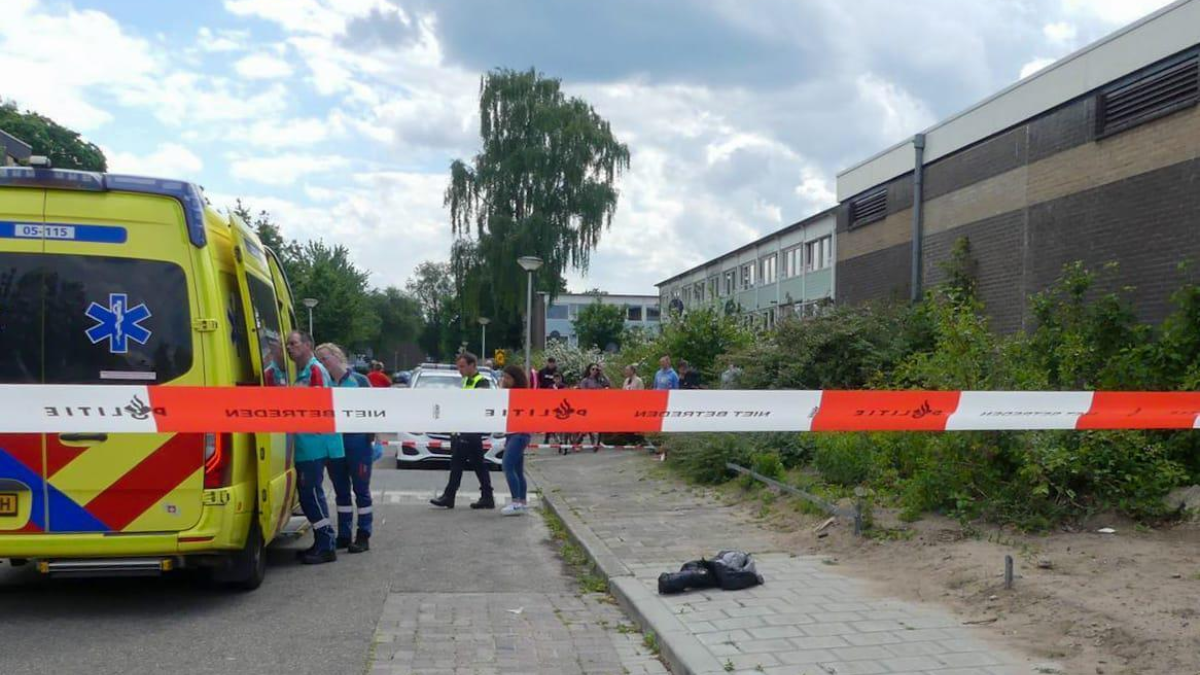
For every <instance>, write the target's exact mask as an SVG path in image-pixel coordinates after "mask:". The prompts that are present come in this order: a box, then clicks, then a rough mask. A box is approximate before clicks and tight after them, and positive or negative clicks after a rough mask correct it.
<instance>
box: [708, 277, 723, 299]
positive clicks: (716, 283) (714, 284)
mask: <svg viewBox="0 0 1200 675" xmlns="http://www.w3.org/2000/svg"><path fill="white" fill-rule="evenodd" d="M719 288H720V279H719V278H718V277H717V276H716V275H713V276H711V277H709V278H708V298H709V299H710V300H716V299H717V298H718V297H720V294H719V293H718V289H719Z"/></svg>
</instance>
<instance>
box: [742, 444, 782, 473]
mask: <svg viewBox="0 0 1200 675" xmlns="http://www.w3.org/2000/svg"><path fill="white" fill-rule="evenodd" d="M750 469H751V470H753V471H754V472H755V473H757V474H759V475H760V476H766V477H767V478H774V479H776V480H778V479H780V478H783V462H781V461H780V460H779V454H778V453H775V452H771V451H770V450H760V451H758V452H755V453H754V454H753V455H752V456H751V457H750Z"/></svg>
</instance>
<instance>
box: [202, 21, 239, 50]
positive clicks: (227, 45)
mask: <svg viewBox="0 0 1200 675" xmlns="http://www.w3.org/2000/svg"><path fill="white" fill-rule="evenodd" d="M249 44H250V31H248V30H228V29H221V30H215V31H214V30H213V29H211V28H209V27H207V26H201V27H200V29H199V30H198V31H196V45H197V46H198V47H199V48H200V50H201V51H204V52H211V53H222V52H239V51H242V50H244V49H246V47H247V46H248V45H249Z"/></svg>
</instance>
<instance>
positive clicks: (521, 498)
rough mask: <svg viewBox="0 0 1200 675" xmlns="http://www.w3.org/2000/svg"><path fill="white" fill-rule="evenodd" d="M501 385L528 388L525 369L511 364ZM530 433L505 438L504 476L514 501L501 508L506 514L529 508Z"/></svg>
mask: <svg viewBox="0 0 1200 675" xmlns="http://www.w3.org/2000/svg"><path fill="white" fill-rule="evenodd" d="M500 386H501V387H503V388H504V389H526V388H528V387H529V382H528V381H527V380H526V379H525V371H524V370H523V369H522V368H521V367H520V366H517V365H509V366H506V367H505V368H504V372H503V373H501V375H500ZM529 439H530V435H529V434H524V433H522V434H508V436H507V437H506V438H505V439H504V458H503V466H504V478H505V480H507V481H508V490H509V492H510V493H511V494H512V501H510V502H509V504H508V506H505V507H504V508H503V509H500V513H501V514H502V515H505V516H520V515H523V514H524V513H525V510H526V509H528V508H529V502H527V501H526V493H527V491H528V485H527V484H526V482H525V448H527V447H529Z"/></svg>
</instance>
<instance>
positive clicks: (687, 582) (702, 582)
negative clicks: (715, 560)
mask: <svg viewBox="0 0 1200 675" xmlns="http://www.w3.org/2000/svg"><path fill="white" fill-rule="evenodd" d="M716 585H717V580H716V578H715V577H714V576H713V573H712V570H711V569H710V568H709V566H708V561H706V560H693V561H691V562H688V563H684V564H683V567H681V568H679V571H678V572H663V573H662V574H660V575H658V592H659V593H660V594H662V595H670V594H672V593H682V592H684V591H686V590H689V589H693V588H712V587H714V586H716Z"/></svg>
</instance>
